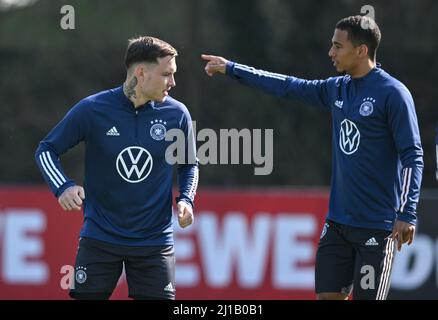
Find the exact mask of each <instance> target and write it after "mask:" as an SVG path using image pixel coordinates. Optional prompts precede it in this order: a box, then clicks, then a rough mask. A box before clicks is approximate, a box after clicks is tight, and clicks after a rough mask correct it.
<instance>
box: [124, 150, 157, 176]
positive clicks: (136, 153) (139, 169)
mask: <svg viewBox="0 0 438 320" xmlns="http://www.w3.org/2000/svg"><path fill="white" fill-rule="evenodd" d="M152 165H153V160H152V156H151V154H150V153H149V151H147V150H146V149H144V148H142V147H127V148H125V149H123V150H122V151H121V152H120V153H119V155H118V156H117V160H116V168H117V172H118V173H119V175H120V176H121V177H122V178H123V180H125V181H127V182H129V183H138V182H140V181H143V180H144V179H146V178H147V177H148V175H149V174H150V173H151V170H152ZM134 172H135V174H134Z"/></svg>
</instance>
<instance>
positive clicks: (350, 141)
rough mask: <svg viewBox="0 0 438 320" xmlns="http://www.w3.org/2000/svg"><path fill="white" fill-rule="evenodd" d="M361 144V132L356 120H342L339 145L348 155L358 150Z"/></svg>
mask: <svg viewBox="0 0 438 320" xmlns="http://www.w3.org/2000/svg"><path fill="white" fill-rule="evenodd" d="M359 144H360V132H359V129H358V128H357V127H356V125H355V124H354V122H352V121H350V120H348V119H345V120H344V121H342V122H341V130H340V131H339V147H340V148H341V150H342V152H343V153H345V154H346V155H350V154H353V153H355V152H356V151H357V149H358V148H359Z"/></svg>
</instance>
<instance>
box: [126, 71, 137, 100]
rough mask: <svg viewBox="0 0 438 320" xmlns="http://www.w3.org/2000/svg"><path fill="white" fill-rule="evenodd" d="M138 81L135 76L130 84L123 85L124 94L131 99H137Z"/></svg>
mask: <svg viewBox="0 0 438 320" xmlns="http://www.w3.org/2000/svg"><path fill="white" fill-rule="evenodd" d="M137 83H138V80H137V77H136V76H134V77H133V78H132V79H131V80H130V81H129V83H126V82H125V83H124V84H123V92H124V93H125V95H126V96H127V97H128V98H129V99H137V96H136V95H135V86H136V85H137Z"/></svg>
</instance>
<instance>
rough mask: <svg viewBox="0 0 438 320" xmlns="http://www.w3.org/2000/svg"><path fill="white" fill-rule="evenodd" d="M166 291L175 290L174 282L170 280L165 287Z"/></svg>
mask: <svg viewBox="0 0 438 320" xmlns="http://www.w3.org/2000/svg"><path fill="white" fill-rule="evenodd" d="M164 291H170V292H175V288H174V287H173V285H172V282H169V284H168V285H167V286H166V287H165V288H164Z"/></svg>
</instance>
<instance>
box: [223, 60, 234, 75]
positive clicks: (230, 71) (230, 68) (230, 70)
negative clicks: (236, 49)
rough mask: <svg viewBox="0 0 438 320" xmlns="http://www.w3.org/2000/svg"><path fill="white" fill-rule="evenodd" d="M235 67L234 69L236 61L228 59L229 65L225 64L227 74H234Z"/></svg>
mask: <svg viewBox="0 0 438 320" xmlns="http://www.w3.org/2000/svg"><path fill="white" fill-rule="evenodd" d="M233 69H234V62H232V61H228V62H227V65H226V66H225V74H227V75H229V76H233Z"/></svg>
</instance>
